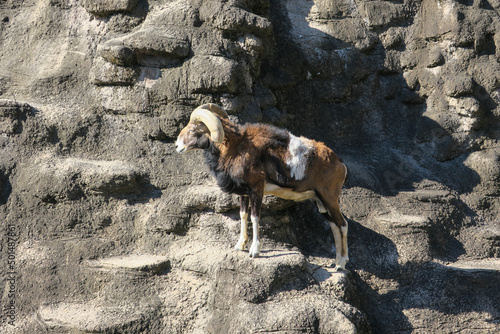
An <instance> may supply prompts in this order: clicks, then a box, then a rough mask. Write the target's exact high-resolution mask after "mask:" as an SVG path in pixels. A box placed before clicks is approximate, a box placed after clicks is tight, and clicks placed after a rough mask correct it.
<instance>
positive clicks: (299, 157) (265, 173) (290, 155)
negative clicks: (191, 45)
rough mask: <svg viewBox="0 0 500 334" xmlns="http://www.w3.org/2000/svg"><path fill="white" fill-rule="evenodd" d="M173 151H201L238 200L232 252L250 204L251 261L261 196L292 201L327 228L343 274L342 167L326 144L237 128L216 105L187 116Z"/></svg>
mask: <svg viewBox="0 0 500 334" xmlns="http://www.w3.org/2000/svg"><path fill="white" fill-rule="evenodd" d="M175 146H176V150H177V152H179V153H181V152H188V151H191V150H195V149H202V150H204V151H205V158H206V161H207V163H208V165H209V166H210V169H211V171H212V173H213V175H214V176H215V177H216V179H217V183H218V185H219V186H220V187H221V188H222V190H224V191H226V192H228V193H233V194H237V195H239V196H240V217H241V233H240V238H239V241H238V243H237V244H236V246H235V248H236V249H238V250H244V249H245V246H246V244H247V243H248V233H247V218H248V213H249V212H248V205H249V203H250V207H251V210H250V219H251V221H252V227H253V240H252V245H251V247H250V256H251V257H254V258H255V257H258V256H259V254H260V241H259V218H260V209H261V205H262V199H263V197H264V195H267V194H270V195H274V196H277V197H280V198H284V199H289V200H294V201H303V200H306V199H311V200H313V201H314V202H315V203H316V205H317V207H318V210H319V211H320V212H321V213H322V214H323V215H324V216H325V217H326V219H327V220H328V222H329V223H330V227H331V229H332V232H333V237H334V239H335V249H336V261H335V263H336V269H337V270H343V269H345V265H346V263H347V261H348V260H349V258H348V250H347V229H348V228H347V222H346V220H345V219H344V217H343V215H342V213H341V212H340V207H339V197H340V192H341V190H342V185H343V184H344V181H345V178H346V176H347V167H346V166H345V165H344V164H343V163H342V160H341V159H340V158H339V157H337V155H336V154H335V153H334V152H333V151H332V150H331V149H329V148H328V147H326V146H325V144H323V143H321V142H317V141H315V140H311V139H307V138H304V137H296V136H294V135H293V134H291V133H290V132H288V131H287V130H284V129H279V128H276V127H274V126H270V125H265V124H247V125H244V126H239V125H236V124H234V123H232V122H231V121H230V120H229V118H228V115H227V113H226V112H225V111H223V110H222V109H221V108H220V107H219V106H217V105H215V104H212V103H209V104H204V105H202V106H199V107H198V108H196V109H195V110H194V111H193V112H192V114H191V118H190V121H189V124H188V125H187V126H186V127H185V128H184V129H182V131H181V132H180V134H179V136H178V138H177V141H176V143H175Z"/></svg>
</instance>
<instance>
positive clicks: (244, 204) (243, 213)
mask: <svg viewBox="0 0 500 334" xmlns="http://www.w3.org/2000/svg"><path fill="white" fill-rule="evenodd" d="M249 200H250V199H249V198H248V196H240V219H241V230H240V239H239V240H238V243H237V244H236V246H234V249H237V250H245V247H246V245H247V243H248V225H247V220H248V203H249Z"/></svg>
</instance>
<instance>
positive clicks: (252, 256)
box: [250, 253, 260, 259]
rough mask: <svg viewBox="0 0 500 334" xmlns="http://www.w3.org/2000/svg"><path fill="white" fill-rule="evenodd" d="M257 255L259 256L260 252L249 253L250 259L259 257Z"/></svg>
mask: <svg viewBox="0 0 500 334" xmlns="http://www.w3.org/2000/svg"><path fill="white" fill-rule="evenodd" d="M259 256H260V253H250V257H251V258H252V259H255V258H257V257H259Z"/></svg>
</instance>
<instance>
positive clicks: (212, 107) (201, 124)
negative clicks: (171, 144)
mask: <svg viewBox="0 0 500 334" xmlns="http://www.w3.org/2000/svg"><path fill="white" fill-rule="evenodd" d="M219 117H220V118H228V116H227V114H226V112H225V111H224V110H222V109H221V108H220V107H219V106H217V105H216V104H212V103H208V104H204V105H201V106H199V107H198V108H196V109H195V110H194V111H193V112H192V113H191V118H190V120H189V123H188V125H187V126H186V127H185V128H184V129H182V131H181V133H179V136H178V137H177V141H176V142H175V148H176V150H177V152H180V153H181V152H187V151H192V150H196V149H204V148H207V147H208V145H209V141H210V140H211V141H213V142H215V143H222V141H223V140H224V129H223V128H222V123H221V121H220V119H219Z"/></svg>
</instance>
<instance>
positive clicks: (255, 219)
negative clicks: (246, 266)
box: [250, 195, 262, 258]
mask: <svg viewBox="0 0 500 334" xmlns="http://www.w3.org/2000/svg"><path fill="white" fill-rule="evenodd" d="M261 205H262V197H258V196H255V195H252V196H251V197H250V206H251V210H250V220H251V221H252V231H253V238H252V246H251V247H250V256H251V257H253V258H256V257H259V255H260V240H259V219H260V207H261Z"/></svg>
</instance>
